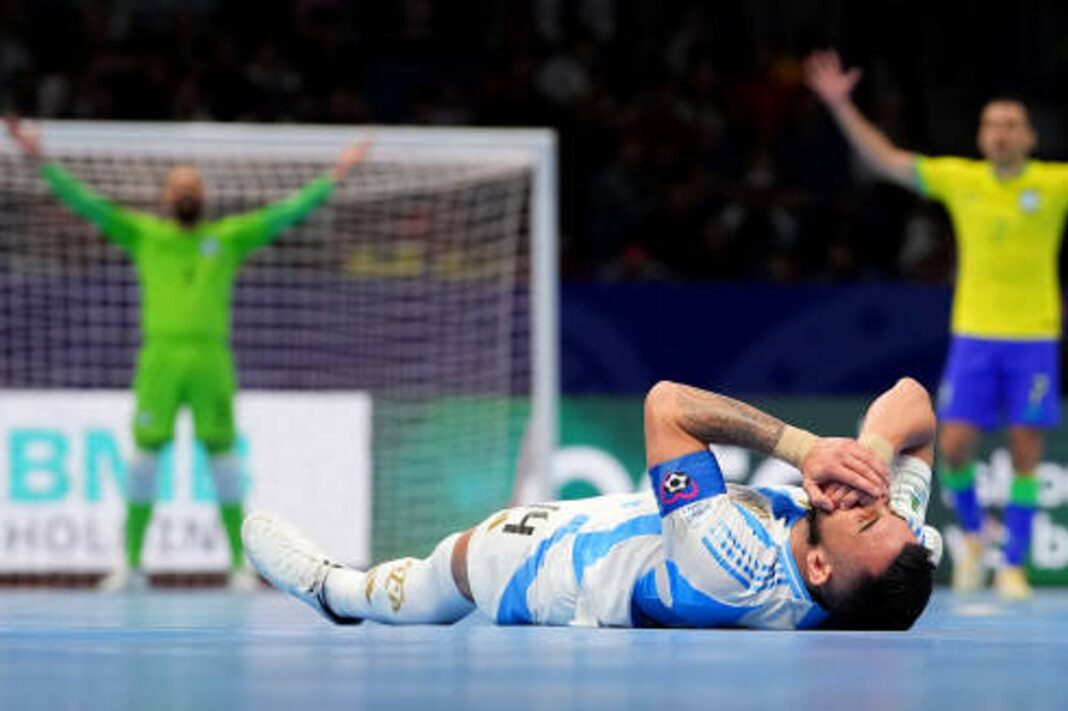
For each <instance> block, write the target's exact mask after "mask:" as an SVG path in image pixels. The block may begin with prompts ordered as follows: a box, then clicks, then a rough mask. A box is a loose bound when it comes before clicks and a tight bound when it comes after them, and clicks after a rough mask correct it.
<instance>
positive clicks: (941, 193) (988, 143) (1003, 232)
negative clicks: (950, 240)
mask: <svg viewBox="0 0 1068 711" xmlns="http://www.w3.org/2000/svg"><path fill="white" fill-rule="evenodd" d="M805 74H806V80H807V82H808V84H809V86H810V87H811V89H812V90H813V91H814V92H815V93H816V94H817V95H818V96H819V97H820V99H821V100H822V101H823V103H824V104H825V105H826V106H827V108H828V110H830V112H831V114H832V116H833V117H834V119H835V120H836V121H837V123H838V126H839V127H840V128H841V129H842V131H843V133H844V134H845V136H846V138H847V139H848V141H849V142H850V144H851V145H852V146H853V148H854V149H855V150H856V151H857V152H858V153H859V154H860V156H861V158H862V159H863V160H864V161H865V163H867V164H868V165H869V166H870V167H871V168H872V169H873V170H874V171H875V172H876V173H877V174H878V175H880V176H881V177H882V178H885V179H886V180H889V181H890V182H892V183H895V184H897V185H900V186H902V187H906V188H909V189H911V190H914V191H916V192H918V193H920V194H921V195H923V196H925V197H929V198H931V199H934V200H938V201H940V202H942V203H943V204H944V205H945V207H946V209H947V210H948V211H949V215H950V217H951V219H952V221H953V228H954V233H955V235H956V241H957V284H956V290H955V293H954V297H953V315H952V326H951V328H952V343H951V346H950V351H949V357H948V359H947V362H946V368H945V372H944V374H943V378H942V384H941V388H940V392H939V419H940V420H941V421H942V422H943V425H942V430H941V434H940V437H939V454H940V457H941V467H940V470H941V471H940V474H941V478H942V482H943V484H944V485H945V486H946V487H947V488H948V489H950V491H952V493H953V496H954V502H955V507H956V511H957V517H958V518H959V520H960V523H961V526H962V528H963V529H964V531H965V533H966V541H967V543H966V546H965V551H966V552H965V554H964V555H962V556H960V557H959V559H958V560H955V561H954V569H953V583H954V587H955V588H956V589H957V590H959V591H962V592H968V591H972V590H975V589H977V588H978V587H980V585H981V584H982V578H983V566H982V543H981V540H980V532H981V528H982V510H981V509H980V507H979V504H978V501H977V499H976V495H975V465H974V456H975V448H976V444H977V443H978V441H979V438H980V435H981V433H982V432H984V431H989V430H991V429H994V428H995V427H998V426H1000V425H1002V424H1007V425H1008V430H1009V445H1010V449H1011V452H1012V463H1013V468H1014V470H1015V476H1014V478H1013V484H1012V489H1011V492H1010V497H1009V504H1008V506H1007V507H1006V509H1005V527H1006V529H1007V531H1008V537H1007V540H1006V543H1005V548H1004V554H1005V556H1004V557H1005V562H1004V566H1003V567H1001V568H1000V569H999V570H998V571H997V575H996V577H995V584H996V587H997V589H998V592H999V593H1000V594H1001V595H1002V596H1003V597H1005V598H1007V599H1022V598H1026V597H1029V596H1030V587H1029V586H1028V583H1027V578H1026V576H1025V575H1024V568H1023V566H1024V563H1025V560H1026V558H1027V552H1028V550H1029V548H1030V540H1031V524H1032V520H1033V518H1034V512H1035V508H1036V506H1037V501H1038V481H1037V479H1036V478H1035V469H1036V468H1037V466H1038V463H1039V460H1040V457H1041V454H1042V432H1043V430H1044V429H1046V428H1050V427H1053V426H1055V425H1056V424H1058V422H1059V421H1060V401H1059V396H1060V384H1059V377H1058V375H1059V367H1060V366H1059V363H1060V357H1059V340H1060V335H1061V310H1060V303H1061V293H1060V285H1059V283H1058V275H1057V256H1058V252H1059V250H1060V241H1061V232H1062V229H1063V226H1064V219H1065V213H1066V210H1068V164H1062V163H1050V162H1045V161H1037V160H1032V159H1031V152H1032V151H1033V150H1034V148H1035V145H1036V140H1037V139H1036V135H1035V131H1034V129H1033V128H1032V126H1031V122H1030V118H1029V116H1028V112H1027V107H1026V106H1024V104H1023V103H1022V102H1020V101H1019V100H1016V99H1011V98H998V99H993V100H991V101H989V102H988V103H987V104H986V105H985V106H984V107H983V110H982V114H981V116H980V121H979V132H978V144H979V151H980V153H981V154H982V156H983V160H971V159H967V158H928V157H925V156H920V155H917V154H915V153H912V152H909V151H906V150H902V149H901V148H898V147H897V146H895V145H893V144H892V143H891V142H890V140H889V139H887V137H886V136H885V135H883V134H882V133H881V132H880V131H879V130H878V129H877V128H876V127H875V126H874V125H872V124H871V123H870V122H869V121H868V120H867V119H866V118H864V116H863V115H862V114H861V113H860V111H859V110H858V109H857V107H856V105H855V104H854V103H853V101H852V99H851V97H850V94H851V92H852V90H853V87H854V86H855V85H856V83H857V81H859V79H860V76H861V72H860V70H859V69H856V68H853V69H849V70H845V69H843V68H842V66H841V63H840V61H839V59H838V55H837V54H836V53H835V52H834V51H825V52H815V53H813V54H812V55H811V56H810V57H809V58H808V60H807V61H806V65H805Z"/></svg>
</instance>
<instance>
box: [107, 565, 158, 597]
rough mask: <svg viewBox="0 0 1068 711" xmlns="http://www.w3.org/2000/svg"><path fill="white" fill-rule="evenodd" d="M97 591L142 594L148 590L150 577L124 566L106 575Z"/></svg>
mask: <svg viewBox="0 0 1068 711" xmlns="http://www.w3.org/2000/svg"><path fill="white" fill-rule="evenodd" d="M96 589H97V590H99V591H101V592H107V593H120V592H141V591H144V590H148V575H146V574H145V571H143V570H141V569H139V568H137V569H134V570H131V569H130V568H127V567H126V566H123V567H121V568H116V569H115V570H113V571H111V572H110V573H108V574H107V575H105V576H104V579H103V580H101V581H100V582H99V583H98V584H97V586H96Z"/></svg>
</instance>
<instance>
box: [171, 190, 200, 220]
mask: <svg viewBox="0 0 1068 711" xmlns="http://www.w3.org/2000/svg"><path fill="white" fill-rule="evenodd" d="M202 210H203V205H201V204H200V200H197V199H196V198H195V197H188V196H185V197H180V198H178V199H177V200H175V201H174V219H176V220H178V223H179V224H181V225H182V226H183V227H192V226H193V225H195V224H196V223H198V222H200V213H201V211H202Z"/></svg>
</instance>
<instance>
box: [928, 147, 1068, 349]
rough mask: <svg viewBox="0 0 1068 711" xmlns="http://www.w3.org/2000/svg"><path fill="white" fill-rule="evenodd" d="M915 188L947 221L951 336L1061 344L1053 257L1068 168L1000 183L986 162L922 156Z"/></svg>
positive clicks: (1034, 167)
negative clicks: (952, 256)
mask: <svg viewBox="0 0 1068 711" xmlns="http://www.w3.org/2000/svg"><path fill="white" fill-rule="evenodd" d="M916 182H917V186H918V188H919V190H920V192H921V193H922V194H923V195H925V196H926V197H929V198H932V199H935V200H939V201H940V202H942V203H943V204H944V205H945V206H946V210H948V211H949V215H950V218H951V219H952V220H953V231H954V233H955V234H956V239H957V286H956V290H955V292H954V294H953V318H952V331H953V333H955V334H959V335H962V336H976V337H979V338H1001V339H1020V340H1045V339H1056V338H1059V337H1060V333H1061V291H1060V284H1059V282H1058V276H1057V255H1058V253H1059V251H1060V244H1061V232H1062V230H1063V229H1064V218H1065V213H1066V211H1068V163H1047V162H1043V161H1028V162H1027V164H1026V165H1025V166H1024V169H1023V170H1022V171H1021V172H1020V174H1019V175H1018V176H1016V177H1015V178H1012V179H1010V180H999V179H998V178H997V176H996V175H995V174H994V168H993V166H992V165H991V164H990V163H988V162H986V161H978V160H969V159H966V158H926V157H920V158H917V159H916Z"/></svg>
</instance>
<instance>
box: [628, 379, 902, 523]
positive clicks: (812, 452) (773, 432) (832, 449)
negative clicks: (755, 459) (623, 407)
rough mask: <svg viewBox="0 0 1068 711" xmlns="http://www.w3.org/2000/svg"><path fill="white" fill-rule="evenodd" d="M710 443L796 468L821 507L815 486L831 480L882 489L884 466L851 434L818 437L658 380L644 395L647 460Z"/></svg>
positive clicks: (824, 501) (874, 492)
mask: <svg viewBox="0 0 1068 711" xmlns="http://www.w3.org/2000/svg"><path fill="white" fill-rule="evenodd" d="M709 444H725V445H734V446H739V447H745V448H746V449H749V450H751V451H754V452H758V453H760V454H765V455H770V456H774V457H777V458H779V459H781V460H783V461H785V462H787V463H789V464H792V465H794V466H796V467H798V468H799V469H800V470H801V474H802V477H803V484H804V486H805V490H806V492H808V494H809V497H810V499H811V500H812V503H813V504H814V505H816V506H820V507H823V508H831V507H833V504H832V503H831V502H830V500H829V499H828V498H827V497H826V496H824V495H823V494H822V492H821V491H820V486H823V485H826V484H829V483H830V482H840V483H843V484H847V485H849V486H851V487H854V488H856V489H859V490H861V491H863V492H866V493H868V494H869V495H871V496H882V495H884V494H885V493H886V485H887V477H888V470H887V467H886V465H885V464H884V463H882V462H880V461H879V460H878V459H877V457H876V456H875V455H874V454H873V453H872V452H871V451H870V450H869V449H867V448H865V447H862V446H861V445H859V444H858V443H857V442H856V441H854V440H852V439H847V438H824V437H817V436H815V435H813V434H811V433H809V432H805V431H804V430H801V429H798V428H796V427H793V426H790V425H787V424H786V423H784V422H782V421H781V420H779V419H777V418H775V417H772V416H771V415H769V414H767V413H765V412H762V411H761V410H758V409H757V408H755V407H753V406H751V405H747V404H745V403H743V402H739V401H738V400H734V399H732V398H729V397H725V396H723V395H717V394H716V393H711V392H707V391H704V390H700V389H698V388H693V387H689V386H687V385H680V384H678V383H671V382H666V381H664V382H660V383H657V384H656V385H655V386H654V387H653V388H652V390H650V391H649V394H648V395H647V396H646V400H645V448H646V459H647V465H648V466H650V467H653V466H655V465H657V464H661V463H663V462H666V461H670V460H673V459H677V458H679V457H682V456H685V455H687V454H690V453H693V452H697V451H701V450H703V449H706V448H707V447H708V445H709Z"/></svg>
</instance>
